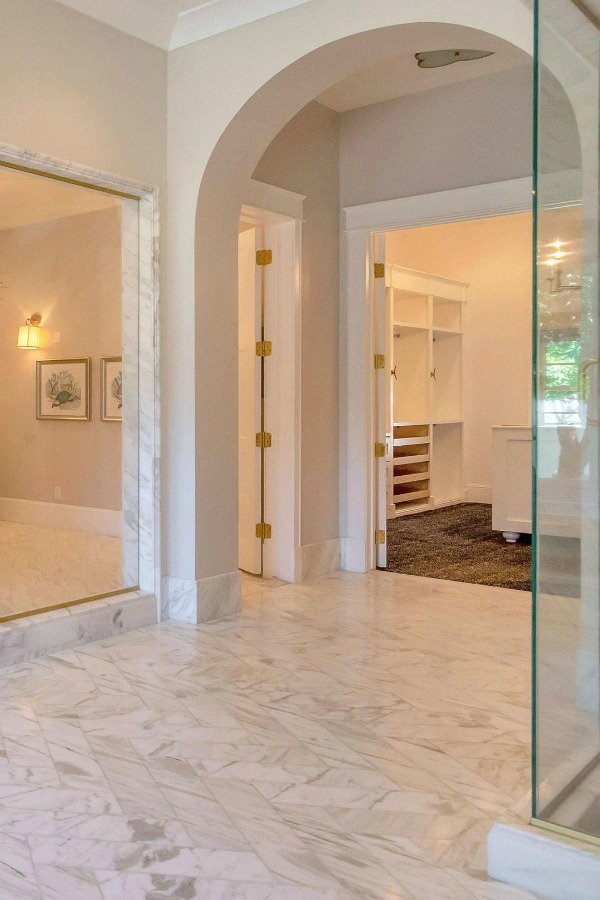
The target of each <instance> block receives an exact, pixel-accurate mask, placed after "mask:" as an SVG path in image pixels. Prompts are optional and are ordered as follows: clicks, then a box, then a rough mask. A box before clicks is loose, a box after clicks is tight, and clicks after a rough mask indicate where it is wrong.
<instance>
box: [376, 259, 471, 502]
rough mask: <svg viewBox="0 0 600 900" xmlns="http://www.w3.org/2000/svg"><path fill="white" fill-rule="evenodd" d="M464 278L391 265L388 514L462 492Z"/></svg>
mask: <svg viewBox="0 0 600 900" xmlns="http://www.w3.org/2000/svg"><path fill="white" fill-rule="evenodd" d="M466 293H467V285H466V284H464V283H462V282H458V281H451V280H449V279H447V278H440V277H438V276H435V275H428V274H425V273H422V272H415V271H412V270H410V269H403V268H401V267H400V266H395V265H389V264H388V265H386V306H387V336H388V355H387V358H388V359H391V360H392V366H391V371H390V378H389V384H388V395H387V410H388V413H387V419H388V424H387V432H388V434H387V515H388V518H393V517H394V516H398V515H402V514H404V513H407V512H414V511H415V510H420V509H424V508H428V507H434V506H443V505H445V504H449V503H454V502H458V501H461V500H463V499H464V487H463V461H462V457H463V451H462V446H463V408H462V339H463V326H464V307H465V302H466Z"/></svg>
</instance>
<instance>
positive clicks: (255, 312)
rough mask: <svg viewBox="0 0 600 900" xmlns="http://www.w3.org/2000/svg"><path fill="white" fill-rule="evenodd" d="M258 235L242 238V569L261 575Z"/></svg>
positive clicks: (250, 233) (251, 231) (245, 233)
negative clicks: (258, 441)
mask: <svg viewBox="0 0 600 900" xmlns="http://www.w3.org/2000/svg"><path fill="white" fill-rule="evenodd" d="M260 239H261V238H260V230H259V229H257V228H250V229H249V230H247V231H243V232H242V233H241V234H240V235H239V238H238V335H239V337H238V473H239V475H238V478H239V482H238V508H239V513H238V565H239V567H240V569H243V570H244V571H245V572H250V573H251V574H253V575H260V574H262V563H261V542H260V540H259V539H258V538H257V537H256V525H257V523H259V522H260V521H261V493H262V484H261V455H260V452H259V450H258V449H257V446H256V435H257V434H258V433H259V432H260V430H261V367H260V365H259V360H258V357H257V355H256V344H257V341H260V340H261V337H260V331H261V310H260V272H259V267H258V266H257V265H256V251H257V249H259V243H260Z"/></svg>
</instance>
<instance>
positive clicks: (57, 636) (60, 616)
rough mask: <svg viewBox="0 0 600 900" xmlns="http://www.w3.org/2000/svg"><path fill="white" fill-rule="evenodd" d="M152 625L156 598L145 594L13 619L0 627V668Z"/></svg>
mask: <svg viewBox="0 0 600 900" xmlns="http://www.w3.org/2000/svg"><path fill="white" fill-rule="evenodd" d="M155 623H156V598H155V596H154V594H150V593H147V592H145V591H134V592H131V593H125V594H118V595H117V596H115V597H107V598H106V599H104V600H93V601H91V602H90V603H85V604H82V605H80V606H70V607H67V608H65V609H57V610H53V611H52V612H46V613H39V614H38V615H35V616H26V617H23V618H21V619H15V620H14V621H12V622H5V623H3V624H2V625H0V667H5V666H14V665H16V664H17V663H22V662H27V661H28V660H31V659H37V658H39V657H41V656H48V655H49V654H51V653H58V652H60V651H61V650H68V649H70V648H72V647H77V646H79V645H80V644H87V643H90V642H91V641H99V640H102V639H103V638H106V637H112V636H113V635H116V634H124V633H125V632H127V631H132V630H133V629H135V628H143V627H145V626H146V625H154V624H155Z"/></svg>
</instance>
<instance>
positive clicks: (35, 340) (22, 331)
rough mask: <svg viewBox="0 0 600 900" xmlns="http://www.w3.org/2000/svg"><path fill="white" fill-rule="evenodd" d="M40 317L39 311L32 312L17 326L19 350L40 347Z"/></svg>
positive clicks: (37, 348)
mask: <svg viewBox="0 0 600 900" xmlns="http://www.w3.org/2000/svg"><path fill="white" fill-rule="evenodd" d="M41 321H42V317H41V316H40V314H39V313H34V314H33V315H32V316H31V318H30V319H27V320H26V322H25V324H24V325H21V326H20V328H19V336H18V338H17V347H18V348H19V349H20V350H39V348H40V331H41V330H42V329H41V328H40V322H41Z"/></svg>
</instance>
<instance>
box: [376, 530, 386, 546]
mask: <svg viewBox="0 0 600 900" xmlns="http://www.w3.org/2000/svg"><path fill="white" fill-rule="evenodd" d="M375 543H376V544H385V531H381V530H379V529H377V531H376V532H375Z"/></svg>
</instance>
